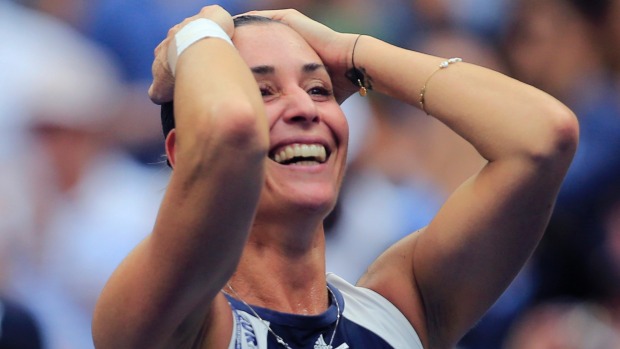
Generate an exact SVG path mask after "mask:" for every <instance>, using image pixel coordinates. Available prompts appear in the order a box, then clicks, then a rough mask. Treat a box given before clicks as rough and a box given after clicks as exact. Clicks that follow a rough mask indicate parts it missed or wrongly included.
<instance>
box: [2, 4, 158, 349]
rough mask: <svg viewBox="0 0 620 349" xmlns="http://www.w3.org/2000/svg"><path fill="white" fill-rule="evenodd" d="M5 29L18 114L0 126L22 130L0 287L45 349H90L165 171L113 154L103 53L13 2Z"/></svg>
mask: <svg viewBox="0 0 620 349" xmlns="http://www.w3.org/2000/svg"><path fill="white" fill-rule="evenodd" d="M0 27H1V29H0V36H1V39H2V40H3V43H4V44H5V45H3V46H2V48H0V57H1V59H2V63H3V67H4V71H3V79H0V80H2V83H0V89H1V90H2V93H0V95H2V96H3V97H6V99H7V100H9V101H11V104H8V109H7V110H9V111H11V112H12V113H10V114H5V115H2V117H3V118H7V119H8V121H9V122H7V125H12V124H15V125H19V126H15V127H14V128H13V129H12V130H13V131H15V130H21V131H20V132H16V133H15V135H14V138H16V139H19V141H18V142H19V143H17V144H19V145H20V146H19V147H15V146H14V145H9V148H10V149H12V150H13V152H12V153H11V154H6V155H7V156H6V157H3V158H2V159H6V160H7V161H6V162H3V163H5V165H8V166H7V167H8V169H7V171H2V172H0V190H2V194H1V195H0V224H2V227H5V226H6V227H7V228H8V229H7V230H3V231H2V235H0V247H2V250H1V252H3V254H2V255H0V257H1V258H2V263H1V264H0V265H2V266H3V273H4V271H6V274H3V280H1V281H2V284H0V287H2V289H3V290H4V291H5V292H6V293H7V294H9V296H11V297H12V298H14V299H16V300H17V301H19V302H20V303H22V304H27V305H28V307H29V308H30V309H31V310H32V313H33V315H34V316H35V318H36V319H37V321H38V322H39V323H40V325H41V330H42V339H43V343H44V346H45V348H47V349H56V348H59V349H60V348H62V349H73V348H75V349H85V348H92V347H93V345H92V339H91V335H90V322H91V318H92V309H93V307H94V303H95V300H96V298H97V296H98V294H99V292H100V291H101V289H102V287H103V284H104V282H105V281H106V280H107V279H108V278H109V276H110V274H111V272H112V271H113V270H114V268H116V266H117V265H118V263H119V262H120V261H121V259H122V258H123V257H124V256H125V255H127V253H128V252H129V250H130V249H131V248H133V247H134V246H135V245H136V244H137V243H138V242H139V241H140V240H141V239H142V238H143V237H145V236H146V235H147V234H148V233H149V232H150V230H151V228H152V222H153V220H154V217H155V214H156V211H157V209H158V206H159V203H160V201H161V196H162V194H163V188H164V186H165V183H166V181H165V178H164V177H165V173H164V172H162V170H161V169H162V168H163V167H160V168H155V167H154V166H151V168H147V167H144V166H142V165H140V164H138V163H137V162H135V161H134V160H133V159H131V158H130V157H129V156H128V155H127V154H126V153H125V152H124V151H122V150H120V149H119V148H118V146H117V145H116V144H115V140H116V138H115V136H114V135H113V134H112V133H110V131H111V130H113V129H114V127H117V126H118V125H119V124H120V125H122V123H123V122H124V115H120V114H118V113H117V112H118V107H119V105H118V100H119V96H121V95H122V94H123V85H121V84H120V83H119V80H118V73H117V71H116V69H115V68H114V66H113V65H112V64H111V63H110V60H109V58H108V56H107V55H106V54H105V52H104V51H102V50H101V49H100V48H99V47H98V46H96V45H94V44H92V43H90V42H88V41H87V40H86V39H85V38H84V37H83V36H81V35H79V34H77V33H76V32H75V31H73V30H72V29H71V28H69V27H67V26H66V25H64V24H61V23H59V22H57V21H55V20H53V19H52V18H50V17H48V16H44V15H41V14H38V13H35V12H31V11H27V10H26V9H23V8H20V7H16V6H14V5H11V4H10V3H6V2H0ZM15 28H20V30H15ZM0 101H3V100H0ZM0 108H2V110H5V109H4V108H7V105H5V104H4V103H0ZM156 117H157V116H155V118H156ZM13 119H17V121H16V120H13ZM3 131H4V129H3ZM3 131H2V132H3ZM2 139H3V140H4V138H2ZM3 150H4V149H3Z"/></svg>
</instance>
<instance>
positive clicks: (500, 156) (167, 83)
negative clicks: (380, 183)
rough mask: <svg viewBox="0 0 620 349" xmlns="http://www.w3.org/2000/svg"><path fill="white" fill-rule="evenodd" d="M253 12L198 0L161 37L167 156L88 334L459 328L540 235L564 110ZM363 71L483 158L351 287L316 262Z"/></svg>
mask: <svg viewBox="0 0 620 349" xmlns="http://www.w3.org/2000/svg"><path fill="white" fill-rule="evenodd" d="M250 14H251V15H260V16H262V17H267V18H268V19H267V20H265V19H260V18H257V17H247V16H242V17H239V18H238V19H237V22H238V24H237V26H236V27H235V25H234V24H233V18H231V16H230V15H229V14H228V13H227V12H226V11H224V10H223V9H221V8H220V7H217V6H209V7H205V8H204V9H203V10H202V11H201V12H200V13H199V14H198V15H196V16H194V17H191V18H188V19H186V20H185V21H184V22H183V23H181V24H179V25H177V26H175V27H174V28H172V29H171V30H170V32H169V34H168V37H167V38H166V40H164V41H163V42H162V44H161V45H160V46H159V47H158V48H157V49H156V51H155V52H156V58H155V62H154V65H153V72H154V77H155V78H154V82H153V85H152V86H151V88H150V90H149V93H150V96H151V99H153V100H154V101H155V102H156V103H165V102H169V101H171V100H172V99H174V101H175V104H174V115H175V123H176V124H175V128H174V129H173V130H172V131H170V132H169V133H168V134H167V137H166V151H167V156H168V159H169V162H170V164H171V166H172V167H173V168H174V170H173V174H172V176H171V178H170V185H169V187H168V188H167V191H166V195H165V198H164V200H163V203H162V206H161V209H160V212H159V216H158V218H157V221H156V223H155V226H154V229H153V232H152V234H151V235H150V236H149V237H148V238H147V239H146V240H145V241H143V242H142V243H141V244H140V245H139V246H138V247H137V248H136V249H135V251H133V252H132V253H131V254H130V255H129V256H128V257H127V259H126V260H125V261H124V262H123V263H122V264H121V265H120V266H119V268H118V270H117V271H116V272H115V274H114V275H113V276H112V278H111V279H110V281H109V283H108V285H107V286H106V288H105V289H104V291H103V293H102V295H101V298H100V300H99V303H98V306H97V309H96V312H95V317H94V324H93V327H94V329H93V331H94V339H95V343H96V346H97V347H98V348H340V349H344V348H391V347H395V348H422V347H424V348H449V347H450V346H452V345H454V344H455V343H456V342H457V341H458V339H459V338H460V337H461V336H462V335H463V334H464V333H465V332H466V331H467V330H468V329H469V328H470V327H471V326H472V325H473V324H474V323H475V322H476V320H477V319H479V318H480V316H481V315H482V314H483V313H484V312H485V311H486V310H487V309H488V308H489V306H490V305H491V304H493V302H494V301H495V300H496V299H497V297H498V296H499V295H500V294H501V292H502V290H503V289H504V288H505V287H506V286H507V285H508V284H509V282H510V281H511V280H512V278H513V277H514V276H515V274H516V273H517V272H518V271H519V269H520V268H521V266H522V265H523V264H524V263H525V261H526V260H527V258H528V257H529V255H530V253H531V252H532V250H533V249H534V248H535V246H536V244H537V242H538V241H539V239H540V237H541V234H542V232H543V230H544V228H545V226H546V223H547V220H548V218H549V215H550V214H551V211H552V207H553V203H554V200H555V196H556V193H557V191H558V188H559V186H560V184H561V182H562V178H563V176H564V174H565V172H566V169H567V167H568V165H569V163H570V161H571V158H572V155H573V153H574V151H575V148H576V143H577V133H578V131H577V129H578V126H577V123H576V121H575V117H574V115H573V114H572V113H571V112H570V111H569V110H568V109H567V108H566V107H565V106H563V105H562V104H561V103H559V102H558V101H556V100H555V99H553V98H551V97H550V96H548V95H546V94H544V93H542V92H541V91H538V90H536V89H534V88H532V87H530V86H526V85H524V84H522V83H519V82H517V81H514V80H512V79H509V78H507V77H505V76H502V75H500V74H498V73H495V72H492V71H488V70H485V69H483V68H480V67H476V66H473V65H470V64H467V63H465V62H460V61H459V60H457V59H455V60H450V61H449V62H448V61H446V60H445V59H442V58H438V57H432V56H427V55H424V54H421V53H417V52H412V51H407V50H404V49H400V48H397V47H393V46H391V45H388V44H386V43H384V42H382V41H380V40H377V39H375V38H372V37H369V36H358V35H352V34H341V33H337V32H334V31H332V30H331V29H329V28H327V27H325V26H323V25H321V24H319V23H316V22H314V21H312V20H311V19H309V18H307V17H305V16H303V15H302V14H300V13H299V12H297V11H294V10H283V11H261V12H252V13H250ZM203 18H208V19H210V20H211V21H212V22H209V21H205V20H204V19H203ZM200 23H202V24H200ZM214 23H216V24H217V25H218V26H217V27H216V28H214V27H213V25H214ZM188 38H190V39H188ZM229 38H232V39H233V42H234V45H235V46H234V47H233V46H232V45H230V43H228V42H226V41H228V40H230V39H229ZM442 63H443V64H442ZM440 64H442V65H443V66H446V68H439V65H440ZM248 67H249V68H248ZM347 77H348V78H347ZM349 80H351V81H352V82H355V83H356V84H357V86H356V85H354V84H353V83H352V82H351V81H349ZM365 89H373V90H374V91H376V92H377V93H383V94H386V95H388V96H391V97H393V98H397V99H400V100H402V101H405V102H407V103H410V104H413V105H419V106H420V107H421V108H423V109H424V110H425V111H427V112H428V113H431V114H432V115H433V116H435V117H436V118H438V119H439V120H441V121H442V122H444V123H445V124H447V125H448V126H449V127H451V128H452V129H453V130H454V131H455V132H457V133H458V134H459V135H461V136H462V137H464V138H465V139H467V140H468V141H469V142H471V143H472V144H473V145H474V146H475V147H476V149H477V150H478V151H479V152H480V154H482V155H483V156H484V157H485V158H486V159H488V164H487V165H486V166H485V167H484V168H483V169H482V170H481V171H480V172H479V173H478V174H477V175H475V176H474V177H472V178H471V179H470V180H468V181H467V182H466V183H464V184H463V185H462V186H461V187H460V188H459V189H458V190H457V191H456V192H455V193H454V194H453V195H452V196H451V197H450V198H449V199H448V200H447V202H446V203H445V205H444V206H443V208H442V209H441V210H440V212H439V213H438V215H437V217H436V218H435V219H434V220H433V221H432V222H431V223H430V224H429V225H428V226H427V227H426V228H424V229H422V230H420V231H418V232H416V233H414V234H411V235H410V236H408V237H406V238H404V239H403V240H402V241H400V242H398V243H397V244H395V245H394V246H392V247H391V248H389V249H388V250H387V251H385V253H384V254H383V255H382V256H380V257H379V258H378V259H377V260H376V262H374V263H373V264H372V265H371V266H370V267H369V269H368V272H367V273H366V274H365V275H364V276H363V277H362V278H361V279H360V280H359V282H358V284H357V287H354V286H351V285H348V284H346V282H344V281H343V280H341V279H340V278H338V277H337V276H335V275H328V276H327V278H326V270H325V260H324V236H323V228H322V221H323V218H325V216H326V215H327V214H328V213H329V212H330V210H331V209H332V208H333V206H334V204H335V202H336V199H337V195H338V189H339V186H340V183H341V181H342V177H343V174H344V164H345V157H346V151H347V137H348V130H347V124H346V120H345V117H344V115H343V114H342V111H341V109H340V107H339V104H338V102H339V101H342V100H344V99H345V98H346V97H347V96H349V95H350V94H352V93H354V92H355V91H357V90H360V92H365ZM259 92H260V93H259ZM353 117H354V116H353ZM378 204H380V203H378ZM378 233H381V232H378ZM267 343H268V344H267Z"/></svg>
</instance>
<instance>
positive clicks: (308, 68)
mask: <svg viewBox="0 0 620 349" xmlns="http://www.w3.org/2000/svg"><path fill="white" fill-rule="evenodd" d="M319 69H324V70H325V71H327V68H326V67H325V66H324V65H323V64H319V63H308V64H304V65H303V67H301V71H302V72H303V73H306V74H307V73H313V72H315V71H317V70H319ZM251 70H252V73H254V74H258V75H271V74H275V72H276V67H274V66H272V65H258V66H256V67H252V68H251Z"/></svg>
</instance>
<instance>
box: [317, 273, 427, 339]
mask: <svg viewBox="0 0 620 349" xmlns="http://www.w3.org/2000/svg"><path fill="white" fill-rule="evenodd" d="M327 282H328V283H329V285H330V287H332V288H335V289H336V290H338V293H339V294H340V295H341V296H342V299H343V303H344V309H343V312H342V316H343V317H344V318H345V319H346V320H348V321H351V322H353V323H355V324H356V325H358V326H361V327H362V328H364V329H366V330H369V331H371V332H373V333H374V334H376V335H377V336H379V337H381V338H382V339H384V340H385V341H386V342H388V343H389V344H390V345H391V346H392V347H394V348H416V349H417V348H420V349H422V348H423V346H422V343H421V341H420V338H419V336H418V333H417V332H416V330H415V328H414V327H413V326H412V324H411V323H410V321H409V320H408V319H407V317H405V315H404V314H403V313H402V312H401V311H400V310H399V309H398V308H397V307H396V306H395V305H394V304H393V303H392V302H391V301H390V300H388V299H387V298H385V297H384V296H383V295H381V294H380V293H378V292H376V291H375V290H373V289H370V288H366V287H360V286H354V285H351V284H350V283H348V282H347V281H345V280H344V279H342V278H340V277H339V276H337V275H335V274H331V273H330V274H327Z"/></svg>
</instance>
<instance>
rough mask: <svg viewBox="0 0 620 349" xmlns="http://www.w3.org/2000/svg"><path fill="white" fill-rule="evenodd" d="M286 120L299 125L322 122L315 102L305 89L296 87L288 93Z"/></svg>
mask: <svg viewBox="0 0 620 349" xmlns="http://www.w3.org/2000/svg"><path fill="white" fill-rule="evenodd" d="M284 120H285V121H286V122H297V123H318V122H319V121H320V117H319V113H318V109H317V106H316V103H315V101H313V100H312V97H311V96H310V95H309V94H308V93H307V92H306V91H304V89H303V88H301V87H295V88H294V89H293V90H292V91H289V93H287V95H286V110H285V112H284Z"/></svg>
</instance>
